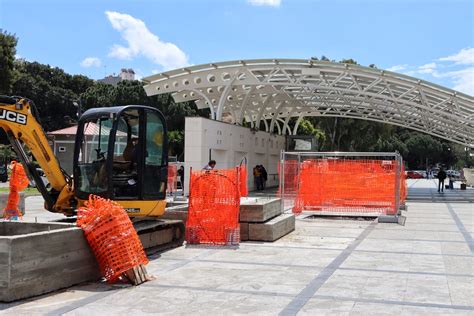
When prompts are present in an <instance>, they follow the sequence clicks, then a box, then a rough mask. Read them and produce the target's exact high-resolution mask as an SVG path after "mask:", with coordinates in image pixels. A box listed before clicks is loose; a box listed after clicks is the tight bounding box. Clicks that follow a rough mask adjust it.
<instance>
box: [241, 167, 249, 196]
mask: <svg viewBox="0 0 474 316" xmlns="http://www.w3.org/2000/svg"><path fill="white" fill-rule="evenodd" d="M239 175H240V196H247V195H248V194H249V191H248V187H247V165H241V166H240V167H239Z"/></svg>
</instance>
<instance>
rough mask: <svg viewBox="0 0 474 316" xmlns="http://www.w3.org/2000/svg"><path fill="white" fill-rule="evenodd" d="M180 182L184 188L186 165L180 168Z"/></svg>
mask: <svg viewBox="0 0 474 316" xmlns="http://www.w3.org/2000/svg"><path fill="white" fill-rule="evenodd" d="M178 176H179V182H180V183H181V189H182V190H184V166H181V167H179V169H178Z"/></svg>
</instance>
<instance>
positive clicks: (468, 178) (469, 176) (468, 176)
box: [463, 168, 474, 186]
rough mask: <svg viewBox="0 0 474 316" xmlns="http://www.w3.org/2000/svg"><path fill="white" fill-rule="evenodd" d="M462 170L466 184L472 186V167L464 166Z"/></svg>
mask: <svg viewBox="0 0 474 316" xmlns="http://www.w3.org/2000/svg"><path fill="white" fill-rule="evenodd" d="M463 172H464V177H465V178H466V181H467V185H470V186H474V168H471V169H469V168H464V169H463Z"/></svg>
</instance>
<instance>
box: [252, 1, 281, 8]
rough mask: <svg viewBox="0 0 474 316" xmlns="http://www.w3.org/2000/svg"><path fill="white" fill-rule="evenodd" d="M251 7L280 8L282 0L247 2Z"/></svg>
mask: <svg viewBox="0 0 474 316" xmlns="http://www.w3.org/2000/svg"><path fill="white" fill-rule="evenodd" d="M247 2H248V3H250V4H251V5H258V6H264V5H266V6H270V7H279V6H280V4H281V0H247Z"/></svg>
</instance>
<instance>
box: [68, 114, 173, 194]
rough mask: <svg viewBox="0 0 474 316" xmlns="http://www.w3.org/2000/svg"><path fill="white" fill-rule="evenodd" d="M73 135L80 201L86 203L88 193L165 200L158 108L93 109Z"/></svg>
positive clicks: (164, 155) (162, 126)
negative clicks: (74, 136) (74, 135)
mask: <svg viewBox="0 0 474 316" xmlns="http://www.w3.org/2000/svg"><path fill="white" fill-rule="evenodd" d="M101 111H102V112H103V113H102V112H101ZM76 137H77V138H76V151H77V152H78V153H77V154H75V161H76V162H77V163H76V166H75V168H74V177H75V190H76V195H77V196H78V197H79V198H81V199H87V198H88V195H89V194H97V195H101V196H104V197H107V198H110V199H114V200H162V199H164V198H165V197H166V191H165V190H166V182H167V166H168V160H167V138H166V125H165V122H164V118H163V115H162V114H161V113H160V112H159V111H158V110H156V109H154V108H149V107H145V106H125V107H115V108H107V109H100V108H99V109H94V110H93V111H91V112H86V113H84V115H83V117H81V120H80V123H79V127H78V133H77V136H76Z"/></svg>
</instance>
